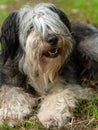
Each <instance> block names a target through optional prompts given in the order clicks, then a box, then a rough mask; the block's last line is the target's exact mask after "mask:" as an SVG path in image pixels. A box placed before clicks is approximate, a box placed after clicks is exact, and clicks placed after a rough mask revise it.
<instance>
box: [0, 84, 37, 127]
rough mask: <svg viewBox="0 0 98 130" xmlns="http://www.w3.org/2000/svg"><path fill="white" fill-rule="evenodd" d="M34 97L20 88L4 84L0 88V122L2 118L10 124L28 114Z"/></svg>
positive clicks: (33, 104) (34, 103)
mask: <svg viewBox="0 0 98 130" xmlns="http://www.w3.org/2000/svg"><path fill="white" fill-rule="evenodd" d="M35 105H36V99H35V98H34V97H32V96H31V95H30V94H28V93H26V92H25V91H24V90H23V89H22V88H19V87H13V86H12V87H11V86H8V85H4V86H2V87H1V89H0V123H2V122H3V120H4V119H7V120H8V123H9V124H12V123H13V122H14V120H15V121H16V120H20V119H22V118H23V117H25V116H27V115H28V114H30V113H31V112H32V110H33V107H34V106H35Z"/></svg>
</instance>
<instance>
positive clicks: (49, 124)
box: [37, 93, 75, 129]
mask: <svg viewBox="0 0 98 130" xmlns="http://www.w3.org/2000/svg"><path fill="white" fill-rule="evenodd" d="M68 100H69V101H68ZM71 100H72V99H70V97H69V98H68V97H64V93H60V94H56V95H51V96H48V97H46V98H45V100H44V101H43V102H42V105H41V108H40V110H39V113H38V115H37V116H38V118H39V121H40V122H41V123H42V125H43V126H44V127H46V128H52V129H53V128H61V127H62V126H64V124H65V123H67V122H68V121H69V119H71V117H72V114H71V112H70V102H71ZM68 102H69V104H68ZM74 103H75V101H74V100H73V103H72V106H71V108H74V107H75V104H74Z"/></svg>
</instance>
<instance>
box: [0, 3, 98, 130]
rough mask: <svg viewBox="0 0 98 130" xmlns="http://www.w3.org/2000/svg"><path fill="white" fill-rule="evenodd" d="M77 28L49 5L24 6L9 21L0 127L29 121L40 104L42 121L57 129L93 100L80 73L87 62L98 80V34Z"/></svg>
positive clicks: (1, 65) (1, 63) (0, 59)
mask: <svg viewBox="0 0 98 130" xmlns="http://www.w3.org/2000/svg"><path fill="white" fill-rule="evenodd" d="M77 25H78V24H73V25H72V26H71V25H70V22H69V20H68V18H67V16H66V15H65V14H64V13H63V12H62V11H61V10H60V9H59V8H57V7H56V6H55V5H53V4H50V3H40V4H38V5H36V6H35V7H34V8H32V7H29V6H25V7H23V8H21V9H20V10H18V11H16V12H13V13H11V14H10V15H9V16H8V17H7V18H6V20H5V21H4V23H3V25H2V28H1V45H2V50H1V55H0V84H1V88H0V122H2V121H3V119H6V118H8V119H9V122H11V120H16V119H17V120H20V119H22V118H24V117H26V116H27V115H28V114H30V113H31V112H32V110H33V108H34V107H35V106H37V105H38V101H39V99H40V100H41V103H40V105H39V106H40V108H39V111H38V114H37V117H38V119H39V120H40V122H41V123H42V124H43V126H44V127H46V128H52V129H53V128H56V129H57V128H60V127H62V126H64V124H65V123H67V122H68V121H69V120H70V119H71V118H72V116H73V109H75V107H76V106H77V104H78V102H79V101H80V100H85V99H89V98H90V97H91V95H92V90H91V89H90V88H86V87H84V88H83V87H81V84H82V79H83V78H81V75H80V74H81V73H82V75H83V74H84V72H85V71H83V70H85V63H87V66H86V70H88V69H92V70H91V73H90V72H89V73H87V74H88V77H90V78H91V76H93V69H94V71H96V76H95V77H96V79H98V76H97V75H98V74H97V71H98V66H97V68H95V65H94V64H95V63H96V65H97V61H98V49H97V48H98V42H97V39H98V38H97V35H98V33H96V32H98V30H97V29H96V28H95V27H93V26H92V25H82V24H79V26H77ZM71 28H72V29H71ZM87 29H88V32H87ZM89 30H90V31H89ZM84 32H85V33H84ZM79 34H80V35H79ZM75 41H76V42H75ZM92 44H93V45H92ZM81 62H82V63H83V64H82V65H81ZM89 62H90V63H92V64H91V65H90V63H89ZM93 62H94V64H93ZM93 65H94V67H93ZM89 66H90V68H89ZM96 69H97V70H96ZM94 73H95V72H94ZM90 74H91V75H90ZM82 77H83V76H82ZM88 77H87V78H88Z"/></svg>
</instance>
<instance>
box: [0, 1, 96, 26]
mask: <svg viewBox="0 0 98 130" xmlns="http://www.w3.org/2000/svg"><path fill="white" fill-rule="evenodd" d="M39 2H52V3H54V4H56V5H57V6H58V7H59V8H61V9H62V10H63V11H64V12H65V13H66V14H67V16H68V17H69V19H70V21H74V22H75V21H81V22H88V23H94V24H98V0H0V26H1V25H2V22H3V21H4V19H5V18H6V17H7V16H8V14H9V13H10V12H12V11H14V10H17V9H19V8H20V7H22V6H23V5H24V4H30V5H34V4H37V3H39Z"/></svg>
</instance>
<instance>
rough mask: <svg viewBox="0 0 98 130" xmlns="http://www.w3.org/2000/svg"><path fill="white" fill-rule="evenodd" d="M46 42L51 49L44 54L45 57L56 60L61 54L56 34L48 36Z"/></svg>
mask: <svg viewBox="0 0 98 130" xmlns="http://www.w3.org/2000/svg"><path fill="white" fill-rule="evenodd" d="M46 42H47V44H48V45H49V48H48V49H46V50H45V51H44V52H43V55H44V56H46V57H48V58H55V57H57V56H58V55H59V54H60V50H61V49H60V48H58V47H57V46H58V45H57V44H58V37H57V36H56V35H55V34H48V35H47V37H46Z"/></svg>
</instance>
